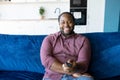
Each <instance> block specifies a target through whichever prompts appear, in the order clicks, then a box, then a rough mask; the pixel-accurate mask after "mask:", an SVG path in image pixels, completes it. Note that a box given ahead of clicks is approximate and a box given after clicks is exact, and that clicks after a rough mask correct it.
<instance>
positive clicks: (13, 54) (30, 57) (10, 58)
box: [0, 34, 45, 73]
mask: <svg viewBox="0 0 120 80" xmlns="http://www.w3.org/2000/svg"><path fill="white" fill-rule="evenodd" d="M44 37H45V36H44V35H43V36H42V35H41V36H37V35H36V36H32V35H31V36H30V35H29V36H28V35H3V34H1V35H0V70H14V71H15V70H17V71H32V72H39V73H44V67H43V66H42V65H41V61H40V55H39V54H40V46H41V43H42V40H43V38H44Z"/></svg>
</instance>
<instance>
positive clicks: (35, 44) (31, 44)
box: [0, 32, 120, 80]
mask: <svg viewBox="0 0 120 80" xmlns="http://www.w3.org/2000/svg"><path fill="white" fill-rule="evenodd" d="M83 35H85V36H87V37H88V38H89V40H90V43H91V46H92V57H91V64H90V66H89V70H88V71H89V72H90V73H91V74H92V75H93V76H94V77H95V79H96V80H98V79H104V78H109V77H114V76H119V75H120V71H119V68H120V65H119V64H120V59H119V58H120V54H119V53H120V33H119V32H109V33H102V32H101V33H86V34H83ZM45 36H46V35H7V34H0V70H1V71H4V70H5V71H30V72H37V73H42V74H43V73H44V67H43V66H42V64H41V61H40V55H39V53H40V47H41V43H42V40H43V39H44V37H45ZM0 73H1V72H0Z"/></svg>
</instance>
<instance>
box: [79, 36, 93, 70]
mask: <svg viewBox="0 0 120 80" xmlns="http://www.w3.org/2000/svg"><path fill="white" fill-rule="evenodd" d="M90 57H91V46H90V42H89V40H88V39H87V38H86V37H85V38H84V39H83V42H82V44H81V48H80V50H79V54H78V60H77V62H78V63H83V64H84V68H85V69H84V71H83V72H86V71H87V69H88V66H89V62H90Z"/></svg>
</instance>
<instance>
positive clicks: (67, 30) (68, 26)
mask: <svg viewBox="0 0 120 80" xmlns="http://www.w3.org/2000/svg"><path fill="white" fill-rule="evenodd" d="M59 26H60V30H61V31H62V33H63V34H64V35H70V34H71V33H72V32H73V30H74V21H73V19H72V17H71V16H70V15H69V14H63V15H62V16H61V17H60V22H59Z"/></svg>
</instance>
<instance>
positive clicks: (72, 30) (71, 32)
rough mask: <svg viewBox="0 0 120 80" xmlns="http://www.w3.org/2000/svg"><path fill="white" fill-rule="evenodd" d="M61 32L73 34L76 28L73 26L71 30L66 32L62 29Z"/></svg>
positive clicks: (66, 34)
mask: <svg viewBox="0 0 120 80" xmlns="http://www.w3.org/2000/svg"><path fill="white" fill-rule="evenodd" d="M60 31H61V33H62V34H63V35H65V36H68V35H71V34H73V33H74V28H72V29H71V30H69V31H68V32H65V31H64V29H60Z"/></svg>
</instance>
